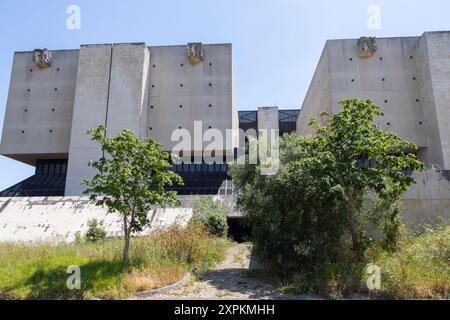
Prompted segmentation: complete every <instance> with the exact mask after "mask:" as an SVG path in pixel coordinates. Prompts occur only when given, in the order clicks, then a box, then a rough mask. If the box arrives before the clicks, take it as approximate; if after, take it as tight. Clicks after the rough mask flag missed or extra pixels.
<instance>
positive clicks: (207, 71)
mask: <svg viewBox="0 0 450 320" xmlns="http://www.w3.org/2000/svg"><path fill="white" fill-rule="evenodd" d="M46 55H49V56H46ZM232 70H233V68H232V47H231V44H205V45H203V44H201V43H193V44H188V45H175V46H154V47H152V46H147V45H146V44H145V43H128V44H104V45H83V46H81V48H80V49H79V50H51V51H48V50H35V51H34V52H32V51H30V52H16V53H15V55H14V62H13V69H12V76H11V82H10V86H9V96H8V102H7V108H6V114H5V119H4V127H3V134H2V140H1V144H0V154H2V155H4V156H7V157H10V158H13V159H15V160H18V161H22V162H25V163H28V164H32V165H36V164H37V163H38V161H39V160H42V159H46V160H48V159H68V164H67V168H65V171H64V172H67V179H66V184H65V195H67V196H72V195H80V194H81V193H82V192H83V190H84V189H83V186H81V185H80V181H81V180H82V179H83V178H89V177H91V176H92V175H93V173H94V172H93V170H92V169H91V168H89V167H88V166H87V163H88V161H89V160H93V159H98V158H99V156H100V149H99V147H98V145H96V143H94V142H92V141H91V139H90V137H89V136H88V135H86V130H88V129H91V128H95V127H98V126H99V125H106V126H107V128H108V131H107V134H108V135H110V136H111V135H115V134H117V133H118V132H120V131H121V130H122V129H124V128H128V129H131V130H132V131H134V132H135V133H137V134H138V135H139V136H140V137H151V138H154V139H156V140H157V141H158V142H159V143H161V144H162V145H163V147H164V149H165V150H166V151H170V150H172V148H173V146H174V145H175V144H176V143H177V142H176V141H175V142H174V141H172V139H171V134H172V132H173V131H174V130H176V129H178V128H182V129H187V130H188V131H190V132H193V130H194V122H195V121H202V124H203V127H202V130H203V132H204V131H205V130H207V129H208V128H210V127H211V128H214V129H218V130H220V132H222V134H223V135H224V136H226V135H227V134H228V133H227V129H231V130H233V129H235V130H237V129H238V113H237V109H236V105H235V102H234V101H235V99H234V92H233V71H232ZM203 132H201V134H203ZM227 141H228V143H227V144H224V146H223V150H221V151H222V152H223V153H224V154H225V155H227V156H233V153H234V149H235V148H237V147H238V141H237V139H232V138H228V139H227ZM204 144H206V143H205V142H201V143H200V145H198V144H195V145H193V146H192V148H191V150H190V151H191V152H193V153H201V152H202V150H203V148H204ZM58 165H59V164H58ZM52 168H53V167H52ZM58 168H59V167H58Z"/></svg>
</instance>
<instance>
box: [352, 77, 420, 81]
mask: <svg viewBox="0 0 450 320" xmlns="http://www.w3.org/2000/svg"><path fill="white" fill-rule="evenodd" d="M412 79H413V80H414V81H416V80H417V78H416V77H412ZM350 81H351V82H355V79H354V78H352V79H351V80H350ZM381 81H383V82H385V81H386V78H381Z"/></svg>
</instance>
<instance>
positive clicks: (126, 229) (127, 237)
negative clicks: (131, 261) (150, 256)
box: [122, 216, 131, 265]
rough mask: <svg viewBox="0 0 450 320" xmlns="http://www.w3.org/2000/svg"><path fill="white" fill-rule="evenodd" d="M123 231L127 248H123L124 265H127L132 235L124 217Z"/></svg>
mask: <svg viewBox="0 0 450 320" xmlns="http://www.w3.org/2000/svg"><path fill="white" fill-rule="evenodd" d="M123 229H124V235H125V246H124V247H123V258H122V263H123V264H124V265H125V264H127V263H128V251H129V249H130V235H131V233H130V230H129V227H128V223H127V217H126V216H124V217H123Z"/></svg>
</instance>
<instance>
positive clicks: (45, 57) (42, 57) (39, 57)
mask: <svg viewBox="0 0 450 320" xmlns="http://www.w3.org/2000/svg"><path fill="white" fill-rule="evenodd" d="M33 62H34V64H36V65H37V66H38V67H39V69H45V68H49V67H51V66H52V53H51V52H50V50H48V49H46V48H44V49H34V51H33Z"/></svg>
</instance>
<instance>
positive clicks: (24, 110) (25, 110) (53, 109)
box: [23, 108, 56, 112]
mask: <svg viewBox="0 0 450 320" xmlns="http://www.w3.org/2000/svg"><path fill="white" fill-rule="evenodd" d="M51 110H52V112H55V111H56V109H55V108H52V109H51ZM23 112H28V109H23Z"/></svg>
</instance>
